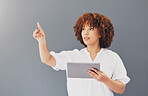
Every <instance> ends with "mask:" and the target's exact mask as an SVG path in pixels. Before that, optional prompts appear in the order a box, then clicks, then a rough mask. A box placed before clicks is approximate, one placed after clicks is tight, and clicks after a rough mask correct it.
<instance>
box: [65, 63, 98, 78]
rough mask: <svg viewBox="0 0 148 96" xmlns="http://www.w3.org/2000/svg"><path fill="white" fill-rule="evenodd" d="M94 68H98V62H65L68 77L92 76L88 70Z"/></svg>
mask: <svg viewBox="0 0 148 96" xmlns="http://www.w3.org/2000/svg"><path fill="white" fill-rule="evenodd" d="M92 67H93V68H96V69H98V70H100V63H96V62H87V63H84V62H67V74H68V78H93V77H92V76H91V75H90V74H89V73H87V72H88V70H89V69H90V70H92Z"/></svg>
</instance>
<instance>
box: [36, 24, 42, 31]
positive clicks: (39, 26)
mask: <svg viewBox="0 0 148 96" xmlns="http://www.w3.org/2000/svg"><path fill="white" fill-rule="evenodd" d="M37 26H38V28H39V30H42V28H41V25H40V23H39V22H37Z"/></svg>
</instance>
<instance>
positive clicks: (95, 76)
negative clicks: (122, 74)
mask: <svg viewBox="0 0 148 96" xmlns="http://www.w3.org/2000/svg"><path fill="white" fill-rule="evenodd" d="M88 73H89V75H91V76H92V77H93V78H95V79H97V76H98V75H97V74H96V73H94V72H91V71H88Z"/></svg>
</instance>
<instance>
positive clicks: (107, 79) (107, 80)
mask: <svg viewBox="0 0 148 96" xmlns="http://www.w3.org/2000/svg"><path fill="white" fill-rule="evenodd" d="M111 80H112V79H110V78H109V77H107V78H106V79H105V80H104V81H103V83H104V84H105V83H108V82H111Z"/></svg>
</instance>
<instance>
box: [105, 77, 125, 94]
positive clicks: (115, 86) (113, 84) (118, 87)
mask: <svg viewBox="0 0 148 96" xmlns="http://www.w3.org/2000/svg"><path fill="white" fill-rule="evenodd" d="M103 83H104V84H105V85H106V86H108V87H109V88H110V89H111V90H113V91H114V92H116V93H119V94H123V92H124V90H125V87H126V86H125V84H123V83H122V82H121V81H115V80H112V79H110V78H107V80H105V81H104V82H103Z"/></svg>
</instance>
